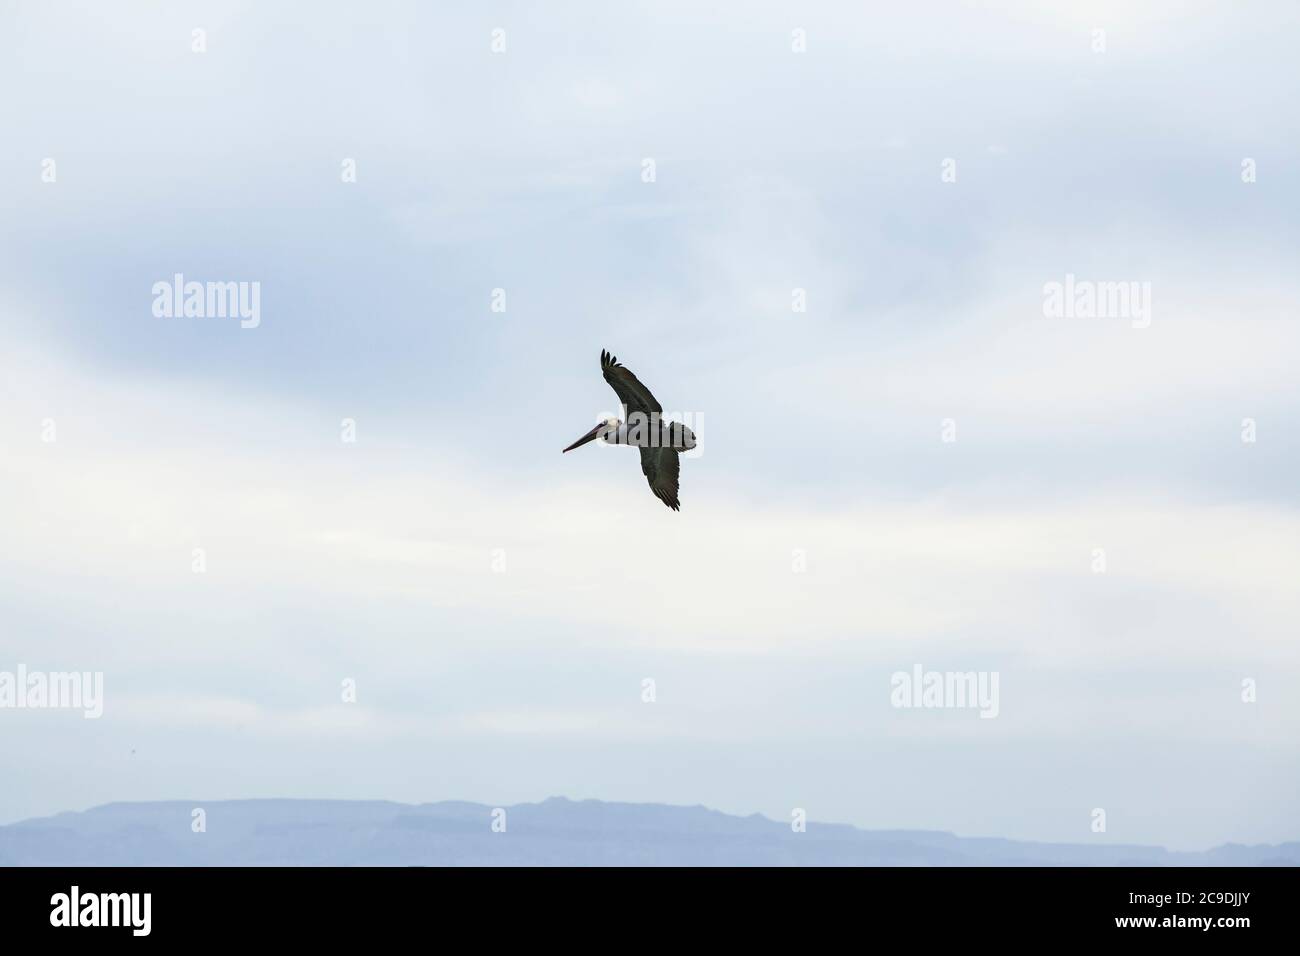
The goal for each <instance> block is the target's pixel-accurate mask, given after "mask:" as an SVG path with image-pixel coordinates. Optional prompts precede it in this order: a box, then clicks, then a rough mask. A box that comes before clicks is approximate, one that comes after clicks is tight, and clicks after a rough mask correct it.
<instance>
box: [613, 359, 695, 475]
mask: <svg viewBox="0 0 1300 956" xmlns="http://www.w3.org/2000/svg"><path fill="white" fill-rule="evenodd" d="M600 370H601V372H602V373H603V374H604V376H605V381H607V382H609V385H610V388H612V389H614V394H615V395H617V396H618V400H619V401H620V402H622V403H623V408H624V409H625V414H624V416H623V417H624V418H625V419H626V420H627V421H628V422H629V423H630V422H631V421H632V413H633V412H640V413H641V414H642V415H643V416H645V417H646V418H649V417H650V415H651V414H655V415H662V414H663V410H664V409H663V406H662V405H660V404H659V402H658V400H657V399H656V398H655V397H654V396H653V395H651V394H650V389H648V388H646V387H645V386H644V385H642V384H641V382H640V380H639V379H638V378H637V377H636V376H635V375H633V374H632V372H631V371H630V370H629V369H628V368H627V367H626V366H624V365H619V364H618V359H616V358H614V356H612V355H610V354H609V353H608V352H606V351H605V350H604V349H602V350H601V352H600ZM641 461H642V463H643V467H644V462H645V459H644V458H642V459H641ZM675 473H676V469H675V468H674V474H675Z"/></svg>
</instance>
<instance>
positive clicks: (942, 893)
mask: <svg viewBox="0 0 1300 956" xmlns="http://www.w3.org/2000/svg"><path fill="white" fill-rule="evenodd" d="M1296 872H1297V871H1296V870H1295V869H1294V868H1282V867H1279V868H1259V869H1244V868H1231V867H1216V868H1176V869H1175V868H1159V869H1138V868H1133V869H1073V868H1060V869H1038V868H998V869H988V868H952V869H947V868H943V869H894V868H876V869H832V868H819V869H748V870H740V869H721V868H718V869H619V870H613V869H609V870H606V869H594V868H593V869H549V870H545V871H541V870H535V869H489V868H469V869H420V868H414V869H397V868H387V869H367V868H353V869H334V868H260V869H259V868H225V869H222V868H179V869H165V868H25V869H19V868H14V869H0V926H3V927H4V934H5V939H6V942H7V943H14V942H18V941H22V940H26V941H30V942H40V943H57V942H58V941H59V940H60V938H62V939H63V941H65V942H66V941H67V937H68V936H69V934H72V933H75V934H76V937H77V941H78V942H81V943H91V944H94V943H96V942H98V941H101V940H102V941H104V942H109V941H110V940H112V939H114V938H116V939H117V940H129V939H133V937H134V938H135V939H153V940H161V941H164V942H166V943H190V942H202V943H204V944H213V943H218V944H219V943H223V942H228V943H246V942H263V941H277V940H285V941H292V942H294V943H295V944H298V943H304V942H312V941H318V942H320V943H322V944H326V945H337V944H340V943H342V942H345V941H348V940H354V941H357V942H358V943H361V942H370V943H373V942H374V941H375V940H376V939H383V938H388V937H395V936H397V934H399V933H405V934H408V935H409V934H416V938H424V939H429V940H430V941H432V940H434V939H437V940H440V942H439V943H437V944H436V945H437V948H446V947H450V946H452V945H453V942H452V940H453V938H454V937H455V936H457V935H459V934H462V933H465V932H469V933H471V934H474V933H478V934H482V935H480V936H479V937H474V936H471V938H470V939H466V940H465V941H464V942H463V943H461V944H456V945H457V946H458V948H459V947H460V946H465V945H474V939H475V938H477V939H478V942H479V943H483V942H486V941H487V940H488V939H489V938H490V939H491V940H492V941H493V942H497V941H499V940H500V938H501V936H502V935H503V934H507V935H510V934H515V933H518V934H520V935H521V937H522V938H524V939H529V938H531V940H532V944H533V945H541V944H542V942H543V941H545V940H564V939H566V938H569V939H574V940H577V939H581V938H587V937H590V936H591V935H592V934H594V933H599V934H601V935H602V936H603V938H605V939H607V940H608V941H610V943H611V944H613V942H614V941H616V940H620V939H636V938H645V939H646V940H647V941H650V942H653V941H654V940H656V939H657V940H659V941H660V942H661V943H662V944H663V945H669V944H671V942H672V940H680V939H681V937H680V936H677V935H668V934H675V933H677V932H678V931H679V930H680V931H681V932H686V931H688V930H689V929H690V927H692V926H694V925H699V926H700V927H701V928H704V929H711V930H712V931H715V932H719V933H721V932H723V931H725V932H726V933H727V934H730V935H731V936H732V938H734V939H737V940H739V939H744V938H754V939H755V940H757V941H760V942H761V941H768V942H770V941H772V940H775V939H777V938H789V939H791V940H792V941H796V942H797V941H799V940H800V938H801V937H800V934H801V933H816V934H817V935H821V934H822V933H823V932H825V931H828V930H832V929H834V930H836V931H844V932H850V933H852V934H853V937H852V938H853V939H856V940H858V941H859V944H868V943H872V942H881V941H884V940H885V939H887V938H890V937H891V936H897V934H900V933H901V934H904V938H908V937H909V936H910V938H913V939H915V940H916V942H918V944H922V943H923V944H925V945H924V947H923V948H921V949H917V950H916V951H917V952H925V951H927V949H928V945H929V944H931V943H934V942H936V941H942V940H954V941H966V942H971V941H976V940H980V941H983V942H985V943H987V942H994V941H1000V940H1010V941H1019V940H1024V941H1035V940H1038V941H1045V940H1053V941H1054V940H1061V941H1066V942H1072V941H1075V940H1080V939H1098V938H1105V939H1108V940H1114V939H1120V938H1122V937H1129V938H1130V939H1131V940H1133V941H1134V942H1137V943H1139V944H1142V943H1157V944H1158V943H1163V942H1170V941H1172V942H1174V943H1176V944H1177V945H1184V944H1185V943H1186V942H1188V941H1191V940H1195V939H1206V940H1213V941H1214V943H1215V944H1218V945H1223V944H1226V945H1232V944H1233V943H1236V942H1242V941H1247V940H1249V941H1260V940H1264V939H1273V938H1279V939H1281V938H1287V937H1290V936H1293V935H1294V932H1295V929H1296V923H1297V920H1296V917H1295V915H1294V913H1295V905H1294V904H1295V898H1296V889H1297V882H1296ZM73 886H76V887H77V888H78V896H79V899H80V901H81V903H82V907H83V912H84V913H86V914H89V910H87V909H85V907H86V906H87V905H90V906H93V907H94V908H95V909H98V906H99V900H98V897H97V899H96V903H95V904H86V903H85V899H86V896H87V895H95V894H101V893H112V894H132V893H135V894H144V893H148V894H150V896H149V911H148V912H149V921H148V930H149V932H148V935H147V936H144V935H143V934H141V935H140V936H135V929H133V928H132V925H131V922H132V921H131V919H130V916H131V915H134V916H135V917H136V921H135V925H136V928H143V919H142V916H143V905H142V904H143V899H144V898H143V896H140V897H137V899H138V900H139V901H140V904H141V906H140V909H138V910H127V909H126V908H125V906H124V904H123V903H122V898H121V897H117V898H116V901H117V902H116V903H115V904H114V905H117V906H118V907H119V910H120V913H121V917H120V919H119V922H120V923H123V924H126V925H120V926H117V927H102V926H101V927H86V926H78V927H72V926H54V925H52V923H51V917H52V914H54V915H55V918H56V919H57V918H59V914H56V913H55V911H56V909H57V907H58V902H57V895H58V894H63V895H64V896H65V897H67V899H68V902H69V904H70V903H71V888H72V887H73ZM1139 894H1140V895H1139ZM69 908H70V907H69ZM110 910H111V907H110ZM109 915H110V916H111V912H110V913H109ZM1134 919H1137V920H1147V919H1151V920H1154V922H1153V923H1151V924H1149V925H1131V924H1130V925H1120V921H1121V920H1134ZM1205 919H1209V920H1210V921H1211V923H1210V925H1209V926H1208V928H1205V927H1202V926H1201V925H1191V924H1189V922H1188V921H1190V920H1196V921H1198V924H1199V921H1201V920H1205ZM1226 920H1231V921H1234V922H1237V921H1241V922H1240V923H1239V924H1238V925H1227V924H1225V923H1224V921H1226ZM690 931H692V932H694V930H690ZM918 933H919V934H920V935H919V936H918V935H917V934H918ZM430 934H432V935H430ZM606 934H608V935H606ZM808 938H811V937H808ZM808 938H805V939H804V940H803V941H804V942H805V943H806V942H807V941H808ZM11 951H15V952H16V950H11Z"/></svg>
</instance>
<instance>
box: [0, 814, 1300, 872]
mask: <svg viewBox="0 0 1300 956" xmlns="http://www.w3.org/2000/svg"><path fill="white" fill-rule="evenodd" d="M196 808H202V810H203V811H204V815H205V816H204V823H205V826H206V830H205V831H204V832H195V831H194V829H193V820H194V817H193V811H194V810H195V809H196ZM503 809H504V810H505V832H494V831H493V829H492V825H493V820H494V815H493V812H494V808H493V807H490V806H487V805H484V804H477V803H462V802H457V801H448V802H443V803H425V804H418V805H412V804H402V803H390V802H387V801H352V800H218V801H202V800H196V801H166V802H157V803H110V804H106V805H104V806H101V807H95V808H93V809H91V810H86V811H83V812H75V813H74V812H69V813H60V814H58V815H56V816H53V817H44V818H40V819H33V820H25V821H22V822H20V823H14V824H10V825H8V826H4V827H0V865H6V866H1270V865H1272V866H1296V865H1300V842H1289V843H1283V844H1278V845H1263V846H1242V845H1239V844H1227V845H1225V846H1220V847H1215V848H1214V849H1211V850H1206V851H1203V852H1175V851H1170V850H1165V849H1163V848H1161V847H1152V846H1124V845H1116V844H1104V843H1096V844H1086V843H1029V842H1020V841H1016V840H1003V839H997V838H983V837H959V836H954V835H953V834H951V833H942V832H937V831H927V830H860V829H858V828H856V827H852V826H848V825H846V824H837V823H817V822H815V821H809V822H808V824H807V829H806V831H805V832H802V833H796V832H793V830H792V829H791V826H790V824H789V823H788V822H782V821H776V820H770V819H768V818H766V817H764V816H761V815H759V814H754V815H752V816H748V817H736V816H730V815H728V814H725V813H721V812H719V811H717V810H709V809H707V808H705V807H699V806H696V807H680V806H665V805H663V804H641V803H604V802H602V801H599V800H582V801H573V800H567V799H564V798H562V797H553V798H551V799H549V800H545V801H543V802H542V803H525V804H518V805H516V806H512V807H505V808H503ZM497 816H498V817H499V814H498V815H497Z"/></svg>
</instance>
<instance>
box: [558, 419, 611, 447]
mask: <svg viewBox="0 0 1300 956" xmlns="http://www.w3.org/2000/svg"><path fill="white" fill-rule="evenodd" d="M622 424H623V423H622V422H621V421H619V420H618V419H617V418H615V417H614V416H613V415H610V416H608V417H606V418H602V419H601V420H600V421H598V422H597V423H596V427H595V428H593V429H592V430H591V431H589V432H587V434H585V435H583V436H582V437H581V438H579V439H578V440H577V441H575V442H574V443H573V444H572V445H570V446H569V447H568V448H566V449H564V450H565V451H573V449H575V448H580V447H582V446H583V445H585V444H587V442H589V441H593V440H594V439H597V438H601V439H603V438H604V437H605V436H606V435H611V434H613V433H614V432H616V431H618V426H620V425H622Z"/></svg>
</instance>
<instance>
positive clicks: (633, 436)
mask: <svg viewBox="0 0 1300 956" xmlns="http://www.w3.org/2000/svg"><path fill="white" fill-rule="evenodd" d="M600 371H601V373H602V374H604V376H605V381H607V382H609V384H610V387H611V388H612V389H614V394H616V395H617V396H618V400H619V401H620V402H622V403H623V415H624V416H625V417H626V418H627V421H628V423H627V424H626V425H625V424H623V422H621V421H619V420H618V419H617V418H613V417H610V418H606V419H604V420H602V421H600V422H598V423H597V424H596V427H595V428H593V429H592V430H591V431H589V432H587V434H585V435H583V436H582V437H581V438H579V439H578V440H577V441H575V442H574V443H573V444H572V445H570V446H569V447H568V448H566V449H564V450H565V451H573V449H575V448H577V447H579V446H580V445H585V444H587V442H589V441H593V440H595V439H597V438H599V439H600V440H601V442H602V443H603V444H606V445H633V446H635V447H637V448H639V449H640V450H641V471H642V473H643V474H644V475H645V478H646V481H648V482H649V483H650V490H651V491H653V492H654V493H655V497H657V498H658V499H659V500H660V501H662V502H663V503H664V504H666V505H667V506H668V507H669V508H672V509H673V511H680V510H681V502H679V501H678V500H677V472H678V465H679V463H678V459H677V453H678V452H681V451H690V450H691V449H692V448H694V447H695V434H694V433H693V432H692V431H691V430H690V429H689V428H687V427H686V426H685V425H683V424H681V423H680V422H669V421H665V420H664V419H663V411H664V410H663V406H662V405H660V404H659V402H658V400H657V399H656V398H655V397H654V396H653V395H651V394H650V389H648V388H646V387H645V386H644V385H642V384H641V382H640V380H639V379H638V378H637V377H636V376H635V375H633V374H632V372H631V371H630V370H629V369H627V368H626V367H624V366H622V365H619V364H618V359H616V358H614V356H612V355H610V354H609V353H608V352H606V351H604V350H603V349H602V350H601V353H600Z"/></svg>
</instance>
